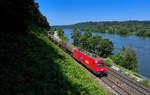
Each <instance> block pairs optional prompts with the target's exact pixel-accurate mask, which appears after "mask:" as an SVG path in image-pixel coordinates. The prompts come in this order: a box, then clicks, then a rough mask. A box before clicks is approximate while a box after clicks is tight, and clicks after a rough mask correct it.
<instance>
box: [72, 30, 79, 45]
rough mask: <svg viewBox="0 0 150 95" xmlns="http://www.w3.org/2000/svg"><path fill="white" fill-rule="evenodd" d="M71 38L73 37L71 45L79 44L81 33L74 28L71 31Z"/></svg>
mask: <svg viewBox="0 0 150 95" xmlns="http://www.w3.org/2000/svg"><path fill="white" fill-rule="evenodd" d="M71 38H72V39H73V45H75V46H80V38H81V33H80V32H79V30H78V29H77V28H74V30H73V32H72V33H71Z"/></svg>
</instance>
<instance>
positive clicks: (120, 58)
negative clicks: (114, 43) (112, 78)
mask: <svg viewBox="0 0 150 95" xmlns="http://www.w3.org/2000/svg"><path fill="white" fill-rule="evenodd" d="M111 59H112V60H113V61H114V62H115V63H116V64H118V65H120V66H123V67H125V68H126V69H129V70H132V71H137V70H138V69H139V67H138V58H137V54H136V51H135V49H134V48H133V47H128V48H127V49H125V48H124V47H122V48H121V49H120V51H119V52H118V53H117V54H115V55H112V56H111Z"/></svg>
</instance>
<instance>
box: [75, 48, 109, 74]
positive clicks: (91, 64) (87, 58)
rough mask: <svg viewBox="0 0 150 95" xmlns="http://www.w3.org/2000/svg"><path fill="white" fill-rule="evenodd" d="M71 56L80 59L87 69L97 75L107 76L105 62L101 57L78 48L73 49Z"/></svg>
mask: <svg viewBox="0 0 150 95" xmlns="http://www.w3.org/2000/svg"><path fill="white" fill-rule="evenodd" d="M73 56H74V57H75V58H76V59H77V60H79V61H81V62H82V63H83V64H84V65H85V66H86V67H87V68H88V69H90V70H91V71H92V72H93V73H94V74H95V75H97V76H103V75H105V76H107V72H106V70H105V62H104V60H103V59H102V58H100V57H97V56H95V55H93V54H91V53H89V52H87V51H84V50H82V49H79V48H75V49H74V53H73Z"/></svg>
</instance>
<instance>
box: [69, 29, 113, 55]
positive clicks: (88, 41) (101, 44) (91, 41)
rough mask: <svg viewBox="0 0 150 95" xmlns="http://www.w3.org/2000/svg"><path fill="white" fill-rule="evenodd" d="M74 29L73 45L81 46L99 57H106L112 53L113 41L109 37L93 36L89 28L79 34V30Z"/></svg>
mask: <svg viewBox="0 0 150 95" xmlns="http://www.w3.org/2000/svg"><path fill="white" fill-rule="evenodd" d="M74 31H75V32H73V34H72V38H73V40H74V42H73V43H74V45H75V46H78V47H80V48H83V49H85V50H87V51H89V52H91V53H93V54H96V55H99V56H101V57H107V56H109V55H111V54H112V51H113V49H114V48H113V42H112V41H110V40H109V39H103V38H102V37H101V36H98V35H94V36H93V35H92V33H91V32H90V31H89V30H87V31H86V32H85V33H84V34H83V35H81V33H80V32H79V31H76V30H74Z"/></svg>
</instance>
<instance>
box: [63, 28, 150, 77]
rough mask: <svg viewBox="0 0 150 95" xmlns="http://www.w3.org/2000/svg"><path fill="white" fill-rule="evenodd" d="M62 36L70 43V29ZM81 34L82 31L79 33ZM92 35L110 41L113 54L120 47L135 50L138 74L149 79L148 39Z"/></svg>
mask: <svg viewBox="0 0 150 95" xmlns="http://www.w3.org/2000/svg"><path fill="white" fill-rule="evenodd" d="M63 30H64V35H65V36H66V37H68V39H69V42H70V43H72V42H73V40H72V39H71V33H72V29H63ZM80 32H81V33H82V34H83V33H84V31H80ZM92 34H93V35H101V36H102V37H104V38H108V39H110V40H111V41H112V42H113V43H114V48H115V49H114V51H113V53H117V52H118V51H119V50H120V48H121V47H122V46H125V47H128V46H132V47H134V48H135V49H136V52H137V55H138V61H139V67H140V69H139V71H138V72H139V73H140V74H141V75H143V76H144V77H146V78H148V79H150V38H142V37H137V36H134V35H131V36H120V35H117V34H107V33H97V32H92Z"/></svg>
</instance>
